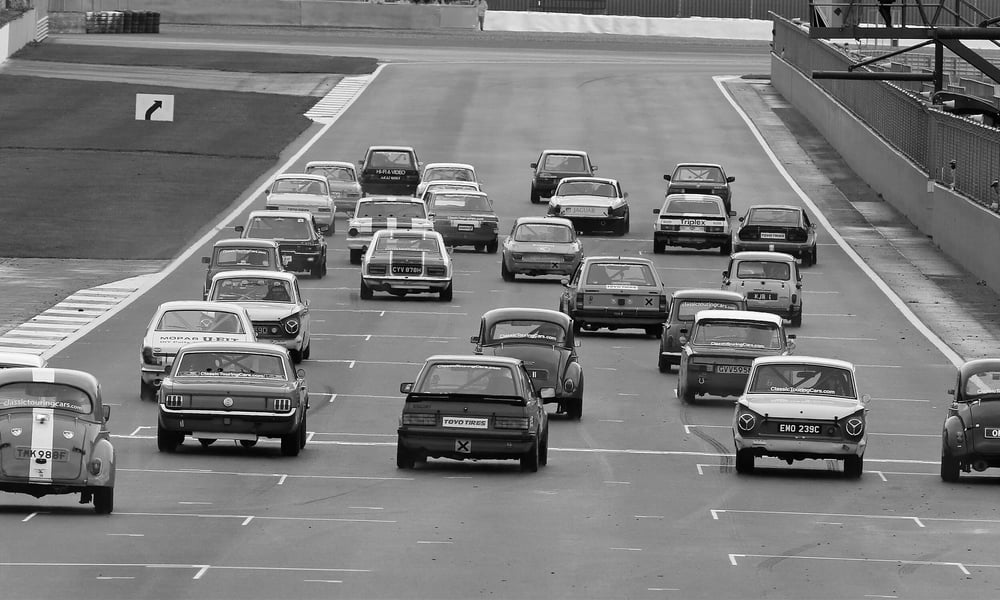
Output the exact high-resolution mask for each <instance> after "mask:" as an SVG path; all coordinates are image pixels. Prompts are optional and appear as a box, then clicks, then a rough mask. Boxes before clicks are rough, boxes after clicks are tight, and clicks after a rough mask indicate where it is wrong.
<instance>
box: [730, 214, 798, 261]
mask: <svg viewBox="0 0 1000 600" xmlns="http://www.w3.org/2000/svg"><path fill="white" fill-rule="evenodd" d="M733 238H734V239H733V250H734V251H735V252H745V251H751V250H761V251H765V252H784V253H785V254H791V255H792V256H794V257H796V258H798V259H801V260H802V265H803V266H806V267H808V266H809V265H814V264H816V259H817V253H816V226H815V225H813V224H812V222H811V221H809V215H808V214H807V213H806V211H804V210H803V209H801V208H799V207H797V206H784V205H770V204H769V205H757V206H751V207H750V210H748V211H747V214H745V215H743V216H742V217H740V225H739V227H738V228H737V230H736V235H735V236H733Z"/></svg>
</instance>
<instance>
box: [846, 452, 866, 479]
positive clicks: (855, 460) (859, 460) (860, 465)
mask: <svg viewBox="0 0 1000 600" xmlns="http://www.w3.org/2000/svg"><path fill="white" fill-rule="evenodd" d="M864 470H865V457H863V456H848V457H847V458H845V459H844V476H846V477H849V478H851V479H858V478H859V477H861V474H862V473H863V472H864Z"/></svg>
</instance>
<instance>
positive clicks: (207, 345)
mask: <svg viewBox="0 0 1000 600" xmlns="http://www.w3.org/2000/svg"><path fill="white" fill-rule="evenodd" d="M181 351H183V352H194V351H200V352H219V351H237V352H252V353H255V354H281V355H286V356H287V355H288V349H287V348H285V347H284V346H279V345H277V344H271V343H268V342H192V343H190V344H184V346H182V347H181Z"/></svg>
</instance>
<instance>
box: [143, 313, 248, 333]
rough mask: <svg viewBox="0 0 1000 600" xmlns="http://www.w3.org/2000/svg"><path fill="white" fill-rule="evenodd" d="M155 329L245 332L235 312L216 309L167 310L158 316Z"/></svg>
mask: <svg viewBox="0 0 1000 600" xmlns="http://www.w3.org/2000/svg"><path fill="white" fill-rule="evenodd" d="M156 331H205V332H212V333H246V331H244V329H243V323H242V322H241V321H240V318H239V317H237V316H236V314H235V313H231V312H224V311H218V310H168V311H167V312H165V313H163V316H161V317H160V321H159V322H158V323H157V324H156Z"/></svg>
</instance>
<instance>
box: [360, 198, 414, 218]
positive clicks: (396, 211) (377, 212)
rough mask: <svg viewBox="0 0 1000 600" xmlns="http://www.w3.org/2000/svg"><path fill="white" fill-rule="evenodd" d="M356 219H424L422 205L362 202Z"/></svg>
mask: <svg viewBox="0 0 1000 600" xmlns="http://www.w3.org/2000/svg"><path fill="white" fill-rule="evenodd" d="M355 216H356V217H370V218H376V219H387V218H396V219H398V218H400V217H409V218H413V219H420V218H424V217H426V216H427V215H426V213H425V212H424V205H423V203H420V204H417V203H415V202H362V203H361V205H360V206H358V212H357V214H356V215H355Z"/></svg>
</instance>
